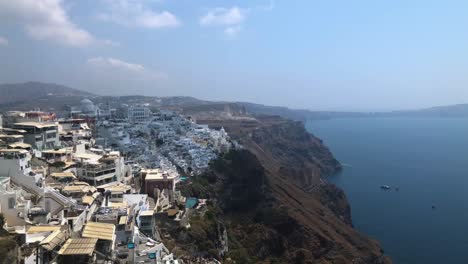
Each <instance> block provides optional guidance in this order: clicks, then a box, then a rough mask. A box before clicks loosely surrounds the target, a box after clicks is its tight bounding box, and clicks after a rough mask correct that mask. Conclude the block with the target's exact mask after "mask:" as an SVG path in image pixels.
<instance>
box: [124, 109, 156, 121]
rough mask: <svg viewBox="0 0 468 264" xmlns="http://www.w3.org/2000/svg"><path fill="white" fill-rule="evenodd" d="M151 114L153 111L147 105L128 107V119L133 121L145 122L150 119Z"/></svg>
mask: <svg viewBox="0 0 468 264" xmlns="http://www.w3.org/2000/svg"><path fill="white" fill-rule="evenodd" d="M151 116H152V112H151V110H149V108H147V107H130V108H128V120H129V121H130V122H132V123H143V122H146V121H149V120H150V118H151Z"/></svg>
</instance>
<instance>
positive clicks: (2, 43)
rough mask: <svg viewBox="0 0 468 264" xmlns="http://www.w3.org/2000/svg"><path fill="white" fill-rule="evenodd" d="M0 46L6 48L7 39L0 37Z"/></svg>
mask: <svg viewBox="0 0 468 264" xmlns="http://www.w3.org/2000/svg"><path fill="white" fill-rule="evenodd" d="M0 46H8V39H6V38H4V37H2V36H0Z"/></svg>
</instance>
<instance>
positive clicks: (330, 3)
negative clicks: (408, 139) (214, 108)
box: [0, 0, 468, 111]
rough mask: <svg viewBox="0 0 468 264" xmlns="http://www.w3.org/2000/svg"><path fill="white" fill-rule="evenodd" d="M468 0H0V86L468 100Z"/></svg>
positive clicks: (329, 104)
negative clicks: (38, 83)
mask: <svg viewBox="0 0 468 264" xmlns="http://www.w3.org/2000/svg"><path fill="white" fill-rule="evenodd" d="M467 11H468V1H451V0H447V1H429V0H425V1H421V0H412V1H408V0H392V1H375V0H353V1H345V0H341V1H338V0H326V1H325V0H323V1H318V0H317V1H316V0H289V1H286V0H276V1H273V0H249V1H247V0H244V1H223V0H211V1H209V0H75V1H72V0H0V83H16V82H25V81H41V82H53V83H58V84H63V85H67V86H70V87H73V88H77V89H81V90H85V91H90V92H93V93H96V94H100V95H128V94H142V95H153V96H179V95H184V96H194V97H197V98H200V99H206V100H223V101H248V102H255V103H262V104H268V105H279V106H287V107H292V108H305V109H311V110H340V111H342V110H346V111H363V110H365V111H382V110H399V109H414V108H423V107H430V106H438V105H449V104H458V103H468V87H467V84H468V74H467V73H468V52H467V51H468V30H467V28H468V16H467V15H466V12H467Z"/></svg>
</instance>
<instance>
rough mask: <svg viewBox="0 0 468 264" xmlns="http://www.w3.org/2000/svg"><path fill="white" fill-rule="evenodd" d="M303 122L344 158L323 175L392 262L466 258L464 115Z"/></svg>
mask: <svg viewBox="0 0 468 264" xmlns="http://www.w3.org/2000/svg"><path fill="white" fill-rule="evenodd" d="M306 125H307V129H308V130H309V131H310V132H311V133H313V134H315V135H316V136H318V137H320V138H322V139H323V140H324V143H325V144H326V145H327V146H328V147H329V148H330V149H331V151H332V153H333V154H334V155H335V156H336V158H337V159H338V160H339V161H340V162H342V163H343V164H345V166H344V170H343V172H342V173H341V174H339V175H335V176H331V177H329V178H328V180H329V181H330V182H333V183H335V184H336V185H338V186H339V187H341V188H343V189H344V190H345V192H346V195H347V196H348V199H349V202H350V203H351V210H352V218H353V223H354V225H355V227H356V228H357V229H358V230H359V231H361V232H363V233H365V234H367V235H369V236H371V237H373V238H375V239H378V240H379V241H380V242H381V243H382V246H383V248H384V250H385V253H386V254H388V255H390V256H391V258H392V260H393V261H394V262H395V263H397V264H401V263H434V264H436V263H437V264H439V263H468V250H467V249H468V235H467V233H468V232H467V231H468V119H462V118H459V119H457V118H420V119H416V118H354V119H331V120H320V121H315V120H314V121H309V122H307V124H306ZM383 184H386V185H390V186H391V187H392V190H390V191H382V190H381V189H380V186H381V185H383ZM397 186H398V188H399V190H398V191H396V190H395V187H397ZM433 205H434V206H435V209H433V208H432V206H433Z"/></svg>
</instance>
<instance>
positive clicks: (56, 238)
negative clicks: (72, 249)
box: [41, 230, 67, 251]
mask: <svg viewBox="0 0 468 264" xmlns="http://www.w3.org/2000/svg"><path fill="white" fill-rule="evenodd" d="M66 239H67V235H66V233H65V232H62V230H55V231H54V232H53V233H52V234H50V235H49V236H48V237H46V239H44V240H42V242H41V246H42V247H43V248H45V249H46V250H48V251H51V250H53V249H54V248H55V247H57V246H58V245H61V244H62V243H63V242H65V240H66Z"/></svg>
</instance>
